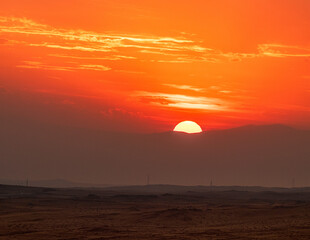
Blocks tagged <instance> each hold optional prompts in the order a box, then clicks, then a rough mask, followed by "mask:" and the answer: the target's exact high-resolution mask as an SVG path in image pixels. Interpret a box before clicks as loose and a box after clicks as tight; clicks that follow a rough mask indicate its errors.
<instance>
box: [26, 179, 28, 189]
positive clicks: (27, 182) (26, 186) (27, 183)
mask: <svg viewBox="0 0 310 240" xmlns="http://www.w3.org/2000/svg"><path fill="white" fill-rule="evenodd" d="M26 187H28V178H27V180H26Z"/></svg>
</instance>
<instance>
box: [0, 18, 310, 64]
mask: <svg viewBox="0 0 310 240" xmlns="http://www.w3.org/2000/svg"><path fill="white" fill-rule="evenodd" d="M0 33H5V34H10V36H7V37H6V38H7V39H10V40H9V42H10V44H17V43H18V41H19V43H20V44H24V45H27V46H31V47H42V48H48V49H55V50H62V51H63V52H67V53H68V54H59V51H58V52H56V53H57V54H55V55H54V56H55V57H62V58H63V57H67V58H69V57H71V58H75V59H78V58H80V59H86V58H88V59H92V60H98V61H99V60H110V61H115V60H124V59H136V60H143V61H150V62H159V63H171V64H183V63H184V64H186V63H221V62H225V61H241V60H246V59H253V58H259V57H281V58H283V57H310V49H309V48H304V47H300V46H290V45H284V44H259V45H258V46H257V51H255V52H249V53H242V52H224V51H222V50H220V49H213V48H209V47H207V46H204V44H203V42H201V41H200V40H197V36H193V35H191V34H181V35H179V36H173V37H171V36H156V35H146V34H135V35H130V34H126V33H109V32H94V31H86V30H81V29H65V28H59V27H53V26H50V25H46V24H41V23H38V22H35V21H33V20H30V19H26V18H14V17H3V16H2V17H1V16H0ZM15 35H16V39H14V36H15ZM17 35H23V36H24V38H23V41H20V38H19V37H18V36H17ZM31 36H36V37H35V38H31ZM38 36H39V37H40V38H38ZM38 39H40V40H38ZM2 42H3V41H2ZM0 44H1V39H0ZM87 53H88V54H89V55H92V56H85V55H86V54H87ZM102 55H104V56H102Z"/></svg>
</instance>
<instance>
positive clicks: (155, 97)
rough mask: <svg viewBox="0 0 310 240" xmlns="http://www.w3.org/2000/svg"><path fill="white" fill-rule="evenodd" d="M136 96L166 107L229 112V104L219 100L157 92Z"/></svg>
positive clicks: (140, 93) (137, 94)
mask: <svg viewBox="0 0 310 240" xmlns="http://www.w3.org/2000/svg"><path fill="white" fill-rule="evenodd" d="M135 96H137V97H140V98H141V100H142V101H147V102H149V103H152V104H155V105H160V106H165V107H173V108H180V109H199V110H211V111H228V110H229V108H228V105H229V104H228V103H226V102H225V101H223V100H221V99H218V98H208V97H202V96H187V95H182V94H169V93H157V92H137V93H136V94H135Z"/></svg>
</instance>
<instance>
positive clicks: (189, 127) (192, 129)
mask: <svg viewBox="0 0 310 240" xmlns="http://www.w3.org/2000/svg"><path fill="white" fill-rule="evenodd" d="M173 131H175V132H185V133H200V132H202V130H201V127H200V126H199V125H198V124H197V123H195V122H193V121H183V122H180V123H179V124H177V125H176V126H175V128H174V129H173Z"/></svg>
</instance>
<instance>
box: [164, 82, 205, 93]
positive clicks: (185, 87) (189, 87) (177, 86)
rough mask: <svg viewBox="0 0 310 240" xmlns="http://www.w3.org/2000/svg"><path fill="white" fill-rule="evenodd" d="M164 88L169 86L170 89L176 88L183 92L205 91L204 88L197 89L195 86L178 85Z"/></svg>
mask: <svg viewBox="0 0 310 240" xmlns="http://www.w3.org/2000/svg"><path fill="white" fill-rule="evenodd" d="M163 85H164V86H168V87H172V88H176V89H182V90H191V91H195V92H203V91H204V89H203V88H197V87H193V86H189V85H177V84H168V83H166V84H163Z"/></svg>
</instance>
